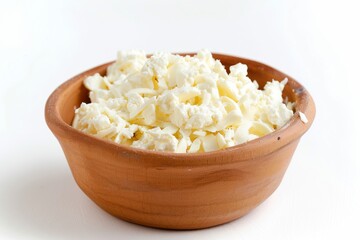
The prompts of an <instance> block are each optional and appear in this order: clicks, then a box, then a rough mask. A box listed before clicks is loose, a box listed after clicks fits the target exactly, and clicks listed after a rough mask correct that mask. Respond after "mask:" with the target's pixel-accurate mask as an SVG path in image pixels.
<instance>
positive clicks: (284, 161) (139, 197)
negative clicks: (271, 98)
mask: <svg viewBox="0 0 360 240" xmlns="http://www.w3.org/2000/svg"><path fill="white" fill-rule="evenodd" d="M214 57H215V58H216V59H220V60H221V62H222V63H223V64H224V65H225V66H229V65H233V64H236V63H238V62H242V63H245V64H247V65H248V67H249V77H250V78H251V79H255V80H257V81H258V82H259V85H260V86H263V85H264V83H265V82H266V81H269V80H271V79H273V78H274V79H277V80H282V79H283V78H284V77H288V78H289V82H288V84H287V85H286V88H285V90H284V95H285V96H287V97H288V98H289V100H291V101H296V113H295V114H294V117H293V118H292V119H291V120H290V122H289V123H288V124H286V126H284V127H283V128H281V129H279V130H277V131H275V132H273V133H271V134H269V135H267V136H265V137H262V138H259V139H256V140H253V141H250V142H248V143H245V144H241V145H237V146H234V147H231V148H227V149H225V150H220V151H216V152H208V153H193V154H189V153H182V154H176V153H165V152H155V151H148V150H140V149H135V148H131V147H127V146H123V145H118V144H116V143H113V142H110V141H107V140H103V139H100V138H97V137H94V136H90V135H86V134H84V133H82V132H80V131H78V130H76V129H74V128H72V127H71V126H70V124H71V122H72V119H73V117H74V108H76V107H78V106H79V105H80V103H81V102H88V101H89V99H88V91H87V90H86V89H85V88H84V87H83V85H82V81H83V79H84V77H86V76H88V75H93V74H94V73H97V72H99V73H101V74H104V73H105V71H106V67H107V66H108V65H109V64H110V63H108V64H104V65H101V66H98V67H96V68H93V69H91V70H88V71H86V72H84V73H81V74H80V75H77V76H75V77H74V78H72V79H70V80H69V81H67V82H65V83H64V84H62V85H61V86H60V87H59V88H57V89H56V90H55V91H54V92H53V93H52V95H51V96H50V97H49V99H48V102H47V104H46V108H45V117H46V122H47V124H48V126H49V128H50V129H51V131H52V132H53V133H54V135H55V136H56V137H57V139H58V140H59V142H60V144H61V146H62V148H63V150H64V153H65V156H66V158H67V161H68V163H69V166H70V169H71V171H72V174H73V176H74V178H75V180H76V182H77V184H78V185H79V187H80V188H81V189H82V190H83V191H84V192H85V194H86V195H87V196H88V197H89V198H90V199H92V200H93V201H94V202H95V203H96V204H97V205H98V206H100V207H101V208H102V209H104V210H105V211H107V212H109V213H110V214H112V215H114V216H117V217H119V218H121V219H123V220H126V221H129V222H133V223H138V224H142V225H146V226H152V227H159V228H170V229H197V228H206V227H211V226H215V225H219V224H223V223H226V222H229V221H232V220H234V219H237V218H239V217H241V216H243V215H245V214H246V213H248V212H249V211H250V210H252V209H253V208H255V207H256V206H258V205H259V204H260V203H262V202H263V201H264V200H265V199H267V198H268V197H269V196H270V195H271V194H272V193H273V192H274V191H275V189H276V188H277V187H278V186H279V184H280V182H281V180H282V178H283V176H284V174H285V171H286V169H287V167H288V165H289V162H290V160H291V157H292V155H293V153H294V151H295V149H296V146H297V144H298V142H299V140H300V137H301V136H302V135H303V134H304V133H305V132H306V131H307V130H308V129H309V127H310V126H311V124H312V122H313V120H314V116H315V105H314V102H313V100H312V98H311V96H310V95H309V93H308V92H307V90H306V89H305V88H304V87H303V86H301V85H300V84H299V83H298V82H296V81H295V80H294V79H293V78H291V77H289V76H288V75H286V74H283V73H281V72H279V71H278V70H276V69H273V68H271V67H269V66H267V65H264V64H262V63H259V62H255V61H251V60H248V59H243V58H238V57H233V56H227V55H221V54H214ZM298 111H301V112H303V113H305V115H306V116H307V118H308V120H309V122H308V123H307V124H304V123H303V122H302V121H301V120H300V118H299V115H298Z"/></svg>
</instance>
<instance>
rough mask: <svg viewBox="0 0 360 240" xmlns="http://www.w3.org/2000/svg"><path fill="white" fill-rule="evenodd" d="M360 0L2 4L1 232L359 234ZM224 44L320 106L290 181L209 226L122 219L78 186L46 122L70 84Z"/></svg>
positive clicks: (51, 235)
mask: <svg viewBox="0 0 360 240" xmlns="http://www.w3.org/2000/svg"><path fill="white" fill-rule="evenodd" d="M359 9H360V8H359V6H358V5H357V3H356V1H353V2H350V1H346V0H343V1H336V2H335V1H314V0H307V1H285V0H283V1H281V0H274V1H265V0H264V1H250V0H249V1H228V0H221V1H165V0H164V1H130V0H129V1H99V2H95V1H47V2H46V1H27V2H25V1H24V2H21V1H6V2H5V1H4V2H3V1H1V3H0V133H1V134H0V239H81V238H85V239H360V232H359V227H360V223H359V215H360V186H359V185H360V150H359V149H360V140H359V136H360V127H359V123H360V117H359V115H360V114H359V111H360V100H359V88H360V79H359V70H360V68H359V62H360V61H359V53H360V51H359V45H360V38H359V23H360V17H359V16H360V14H359ZM202 48H208V49H210V50H211V51H215V52H222V53H228V54H233V55H238V56H242V57H246V58H251V59H255V60H258V61H261V62H265V63H267V64H269V65H271V66H273V67H275V68H278V69H280V70H282V71H284V72H285V73H287V74H289V75H291V76H293V77H294V78H295V79H297V80H298V81H300V82H301V83H302V84H304V85H305V86H306V88H307V89H308V90H309V91H310V93H311V94H312V95H313V97H314V99H315V103H316V106H317V115H316V118H315V122H314V124H313V126H312V127H311V129H310V130H309V132H308V133H306V135H304V137H303V138H302V141H301V142H300V144H299V146H298V149H297V151H296V153H295V155H294V157H293V159H292V162H291V164H290V166H289V169H288V171H287V173H286V175H285V178H284V180H283V182H282V184H281V185H280V187H279V188H278V190H277V191H276V192H275V193H274V194H273V195H272V196H271V197H270V198H269V199H268V200H267V201H266V202H264V203H263V204H262V205H261V206H259V207H258V208H257V209H255V210H254V211H252V212H251V213H250V214H248V215H247V216H245V217H243V218H241V219H239V220H237V221H234V222H231V223H229V224H226V225H223V226H219V227H215V228H211V229H206V230H199V231H165V230H158V229H152V228H146V227H142V226H138V225H134V224H130V223H127V222H124V221H122V220H119V219H116V218H114V217H112V216H110V215H108V214H107V213H105V212H103V211H102V210H101V209H99V208H98V207H97V206H96V205H95V204H93V203H92V202H91V201H90V200H89V199H88V198H87V197H86V196H85V195H84V194H83V193H82V192H81V190H80V189H79V188H78V187H77V185H76V183H75V181H74V180H73V178H72V176H71V173H70V170H69V168H68V165H67V162H66V160H65V157H64V155H63V153H62V150H61V148H60V146H59V144H58V142H57V141H56V139H55V137H54V136H53V135H52V134H51V132H50V131H49V129H48V128H47V126H46V124H45V121H44V116H43V115H44V114H43V111H44V105H45V101H46V99H47V97H48V96H49V95H50V93H51V92H52V91H53V90H54V89H55V88H56V87H57V86H58V85H60V84H61V83H62V82H64V81H65V80H67V79H69V78H70V77H72V76H74V75H75V74H77V73H80V72H82V71H83V70H86V69H88V68H90V67H93V66H96V65H98V64H101V63H104V62H107V61H110V60H113V59H115V57H116V52H117V50H120V49H122V50H126V49H143V50H146V51H147V52H153V51H159V50H165V51H175V52H181V51H197V50H199V49H202Z"/></svg>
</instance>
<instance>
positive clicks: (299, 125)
mask: <svg viewBox="0 0 360 240" xmlns="http://www.w3.org/2000/svg"><path fill="white" fill-rule="evenodd" d="M174 54H179V55H190V56H192V55H194V54H196V53H193V52H189V53H174ZM212 55H213V57H214V58H215V59H219V60H220V61H221V58H225V59H226V58H231V59H236V60H237V62H244V61H246V62H250V63H252V64H255V65H256V66H258V67H260V68H261V70H265V71H272V72H277V73H278V74H281V75H284V76H286V77H287V78H288V83H287V85H290V86H291V88H292V90H293V91H294V92H295V94H296V100H295V103H296V105H295V111H294V115H293V116H292V117H291V119H290V120H289V121H288V122H287V123H286V124H285V125H284V126H282V127H281V128H279V129H277V130H275V131H274V132H271V133H269V134H267V135H265V136H263V137H259V138H257V139H254V140H251V141H248V142H245V143H242V144H238V145H234V146H232V147H228V148H224V149H220V150H216V151H210V152H202V153H175V152H162V151H154V150H147V149H139V148H134V147H131V146H127V145H123V144H118V143H115V142H113V141H111V140H108V139H103V138H100V137H96V136H93V135H90V134H86V133H84V132H82V131H80V130H78V129H75V128H73V127H72V126H71V125H69V124H67V123H66V122H65V121H64V120H63V119H62V117H61V115H60V111H59V100H60V99H61V97H62V96H63V94H64V93H65V92H66V90H67V89H68V88H69V86H71V85H73V84H75V83H77V82H79V81H81V82H82V81H83V79H84V78H85V77H86V76H90V75H93V74H95V73H97V72H99V71H101V70H104V69H106V68H107V66H109V65H110V64H112V63H114V62H115V61H111V62H107V63H105V64H101V65H99V66H96V67H93V68H91V69H89V70H86V71H84V72H82V73H80V74H78V75H76V76H74V77H72V78H70V79H69V80H67V81H66V82H64V83H62V84H61V85H60V86H59V87H57V88H56V89H55V90H54V91H53V92H52V93H51V95H50V96H49V98H48V100H47V102H46V105H45V119H46V123H47V125H48V127H49V128H50V130H51V131H52V132H53V134H54V135H55V136H56V137H57V138H58V139H59V137H60V136H61V137H64V138H66V137H69V136H70V135H72V136H74V137H76V138H77V139H78V140H82V141H85V142H87V143H92V144H94V143H95V144H100V145H102V146H103V147H110V148H112V149H113V150H116V151H118V152H121V153H125V154H128V155H129V156H131V155H132V154H135V155H147V156H151V157H152V158H153V159H170V160H171V161H184V159H185V158H186V160H187V161H189V160H190V161H198V159H204V158H207V160H208V161H213V160H215V161H217V159H223V156H224V154H225V153H232V152H236V153H241V154H242V155H243V156H242V157H239V159H240V160H241V159H242V160H244V159H248V158H251V159H253V158H255V157H257V156H259V155H266V154H269V153H271V152H273V151H275V150H277V149H279V148H282V147H284V146H285V145H287V144H289V143H290V142H292V141H294V140H296V139H298V138H300V137H301V136H302V135H303V134H304V133H305V132H306V131H307V130H308V129H309V128H310V126H311V125H312V123H313V121H314V118H315V112H316V110H315V103H314V101H313V99H312V97H311V95H310V93H309V92H308V91H307V90H306V88H305V87H304V86H302V85H301V84H300V83H299V82H297V81H296V80H295V79H293V78H292V77H290V76H289V75H287V74H285V73H283V72H281V71H279V70H277V69H275V68H273V67H270V66H269V65H267V64H264V63H261V62H258V61H254V60H251V59H247V58H242V57H237V56H234V55H228V54H222V53H214V52H212ZM252 80H255V79H252ZM269 80H270V79H269ZM269 80H268V81H269ZM299 112H302V113H304V114H305V115H306V117H307V119H308V122H307V123H303V122H302V120H301V119H300V116H299ZM280 139H281V141H279V140H280ZM260 146H261V148H259V147H260ZM266 149H268V150H266ZM188 157H191V158H188ZM210 157H211V158H210Z"/></svg>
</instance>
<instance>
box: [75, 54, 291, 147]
mask: <svg viewBox="0 0 360 240" xmlns="http://www.w3.org/2000/svg"><path fill="white" fill-rule="evenodd" d="M286 82H287V79H284V80H283V81H281V82H278V81H275V80H272V81H271V82H267V83H266V85H265V87H264V89H263V90H260V89H259V86H258V84H257V82H256V81H252V80H251V79H250V78H249V77H247V66H246V65H244V64H241V63H238V64H236V65H233V66H231V67H230V73H227V72H226V70H225V67H224V66H223V65H222V64H221V62H220V61H219V60H215V59H214V58H213V57H212V55H211V53H210V52H209V51H207V50H202V51H199V52H198V53H197V54H196V55H195V56H193V57H191V56H185V57H182V56H179V55H174V54H170V53H165V52H158V53H155V54H153V55H152V56H151V57H147V56H146V53H145V52H142V51H127V52H122V51H120V52H119V53H118V57H117V60H116V62H115V63H114V64H112V65H110V66H109V67H108V69H107V74H106V76H100V75H99V74H95V75H93V76H89V77H87V78H86V79H85V80H84V85H85V87H86V88H87V89H89V91H90V100H91V103H82V104H81V106H80V107H79V108H78V109H76V110H75V118H74V120H73V124H72V125H73V127H74V128H76V129H79V130H81V131H83V132H85V133H88V134H91V135H94V136H97V137H101V138H105V139H109V140H111V141H114V142H116V143H119V144H125V145H129V146H132V147H135V148H141V149H148V150H156V151H170V152H177V153H186V152H188V153H197V152H209V151H215V150H219V149H223V148H227V147H231V146H234V145H237V144H241V143H244V142H247V141H250V140H253V139H256V138H259V137H262V136H264V135H266V134H268V133H271V132H273V131H275V130H276V129H278V128H280V127H282V126H283V125H284V124H285V123H286V122H287V121H289V119H290V118H291V117H292V116H293V110H292V108H293V104H292V103H290V102H289V103H287V104H285V103H283V99H282V91H283V89H284V86H285V84H286Z"/></svg>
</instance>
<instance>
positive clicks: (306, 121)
mask: <svg viewBox="0 0 360 240" xmlns="http://www.w3.org/2000/svg"><path fill="white" fill-rule="evenodd" d="M299 117H300V120H301V121H302V122H303V123H308V121H309V120H308V119H307V117H306V115H305V114H304V113H303V112H300V111H299Z"/></svg>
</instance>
